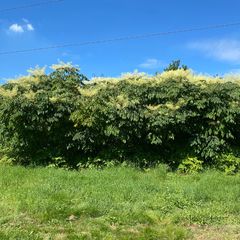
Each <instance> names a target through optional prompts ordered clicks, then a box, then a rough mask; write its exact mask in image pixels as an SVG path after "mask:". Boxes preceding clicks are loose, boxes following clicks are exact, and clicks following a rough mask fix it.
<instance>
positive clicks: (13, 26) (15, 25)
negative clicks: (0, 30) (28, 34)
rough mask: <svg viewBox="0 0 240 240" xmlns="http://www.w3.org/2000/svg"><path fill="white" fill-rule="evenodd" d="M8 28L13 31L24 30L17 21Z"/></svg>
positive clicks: (21, 31) (20, 31) (19, 31)
mask: <svg viewBox="0 0 240 240" xmlns="http://www.w3.org/2000/svg"><path fill="white" fill-rule="evenodd" d="M9 30H10V31H12V32H15V33H23V32H24V29H23V27H22V26H21V25H18V24H17V23H14V24H12V25H11V26H10V27H9Z"/></svg>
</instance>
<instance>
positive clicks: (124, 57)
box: [0, 0, 240, 82]
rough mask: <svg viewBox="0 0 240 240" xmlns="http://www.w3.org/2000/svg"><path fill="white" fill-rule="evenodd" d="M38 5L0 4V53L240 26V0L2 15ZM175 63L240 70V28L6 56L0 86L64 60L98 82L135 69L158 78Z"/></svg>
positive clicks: (139, 0)
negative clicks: (38, 68)
mask: <svg viewBox="0 0 240 240" xmlns="http://www.w3.org/2000/svg"><path fill="white" fill-rule="evenodd" d="M45 1H46V0H45ZM39 2H44V0H21V1H19V0H8V1H0V53H1V52H5V51H15V50H23V49H29V48H41V47H48V46H52V45H62V44H69V43H81V42H85V41H95V40H102V39H112V38H117V37H123V36H132V35H141V34H149V33H155V32H167V31H172V30H178V29H185V28H194V27H205V26H209V25H215V24H225V23H232V22H240V16H239V9H240V1H239V0H201V1H193V0H181V1H179V0H168V1H164V0H101V1H100V0H87V1H86V0H63V1H60V2H52V3H51V4H42V5H39V6H36V7H31V8H30V7H29V8H22V9H21V8H19V9H16V10H12V11H1V10H3V9H7V8H15V7H18V6H22V5H30V4H35V3H39ZM175 59H180V60H181V61H182V63H183V64H185V65H188V66H189V67H190V68H192V69H193V70H194V71H195V72H197V73H206V74H211V75H215V74H219V75H222V74H226V73H229V72H234V73H236V72H240V26H235V27H231V28H225V29H214V30H208V31H201V32H189V33H179V34H172V35H165V36H159V37H154V38H146V39H137V40H129V41H121V42H112V43H107V44H97V45H86V46H78V47H65V48H59V49H49V50H44V51H38V52H28V53H19V54H9V55H1V54H0V82H5V81H6V80H7V79H9V78H15V77H17V76H21V75H26V74H27V70H28V69H30V68H34V67H36V66H40V67H43V66H51V65H52V64H55V63H57V62H59V61H64V62H72V63H73V64H74V65H78V66H79V67H80V69H81V72H82V73H83V74H85V75H87V76H88V77H89V78H91V77H94V76H106V77H110V76H119V75H121V73H126V72H133V71H135V70H138V71H139V72H146V73H149V74H154V73H155V72H160V71H162V70H163V69H164V68H165V67H166V65H168V64H169V63H170V62H171V61H172V60H175Z"/></svg>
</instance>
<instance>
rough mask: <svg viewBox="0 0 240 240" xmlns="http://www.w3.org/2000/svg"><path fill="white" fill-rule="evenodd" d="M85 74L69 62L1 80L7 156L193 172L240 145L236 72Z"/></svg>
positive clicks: (1, 133)
mask: <svg viewBox="0 0 240 240" xmlns="http://www.w3.org/2000/svg"><path fill="white" fill-rule="evenodd" d="M85 80H87V79H86V77H84V76H83V75H81V74H80V73H79V71H78V69H76V68H74V67H72V66H70V65H64V66H60V67H59V66H58V67H56V68H55V69H54V71H53V72H52V73H50V74H45V73H43V72H39V71H38V72H37V73H36V72H33V73H32V74H31V75H30V76H27V77H23V78H20V79H18V80H17V81H12V82H9V83H7V84H5V85H3V86H2V87H1V88H0V98H1V100H2V101H1V104H0V140H1V145H2V147H3V149H8V151H7V152H6V154H7V156H8V157H10V158H11V159H14V160H15V162H16V163H20V164H26V165H29V164H32V165H48V164H53V165H56V166H60V167H61V166H64V167H66V166H68V167H76V166H90V165H91V166H92V164H97V165H104V166H105V165H108V164H112V162H113V161H114V162H116V163H122V162H128V163H129V164H133V165H135V166H138V167H141V168H148V167H152V166H155V165H158V164H161V163H164V164H168V165H169V166H170V167H172V168H173V169H176V168H178V166H179V164H181V165H180V169H181V170H182V171H185V172H189V171H190V172H192V171H199V170H201V169H202V167H205V166H217V165H218V164H220V163H221V161H222V160H221V156H222V155H223V154H228V153H229V152H231V151H232V149H233V148H238V146H239V143H240V138H239V136H240V121H239V120H240V84H239V81H238V79H236V78H235V79H234V80H231V79H229V78H227V79H219V78H209V77H206V76H196V75H193V74H192V73H191V71H190V70H186V69H178V70H176V71H171V70H170V71H166V72H164V73H162V74H158V75H156V76H154V77H150V76H147V75H145V74H138V73H134V74H127V75H123V76H122V77H121V78H116V79H111V78H109V79H108V78H106V79H105V78H104V79H94V80H92V81H89V82H87V83H86V82H85ZM84 83H85V84H84ZM183 152H184V153H183ZM183 155H184V156H183ZM186 156H192V157H193V158H186ZM182 158H184V159H185V158H186V160H185V161H183V162H182V163H181V162H179V159H182ZM228 161H230V160H228ZM234 161H235V160H234ZM230 162H231V161H230ZM221 164H222V166H225V165H226V164H225V163H221ZM224 164H225V165H224ZM228 165H229V164H227V165H226V166H228ZM233 165H234V166H236V167H235V169H234V170H233V171H238V167H237V165H236V164H233ZM230 166H232V165H231V164H230ZM230 166H229V168H231V169H232V167H230ZM223 168H224V167H223Z"/></svg>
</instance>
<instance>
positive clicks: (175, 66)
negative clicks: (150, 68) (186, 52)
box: [164, 60, 188, 72]
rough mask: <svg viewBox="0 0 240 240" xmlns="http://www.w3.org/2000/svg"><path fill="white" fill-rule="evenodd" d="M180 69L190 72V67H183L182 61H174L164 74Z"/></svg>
mask: <svg viewBox="0 0 240 240" xmlns="http://www.w3.org/2000/svg"><path fill="white" fill-rule="evenodd" d="M178 69H183V70H185V71H186V70H188V66H187V65H182V66H181V61H180V60H174V61H172V62H171V63H170V64H169V65H168V67H167V68H165V69H164V72H167V71H175V70H178Z"/></svg>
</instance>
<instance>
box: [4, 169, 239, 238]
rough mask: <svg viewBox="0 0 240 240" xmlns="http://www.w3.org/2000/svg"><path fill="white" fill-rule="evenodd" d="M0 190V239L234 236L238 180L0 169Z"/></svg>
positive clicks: (161, 171) (214, 174)
mask: <svg viewBox="0 0 240 240" xmlns="http://www.w3.org/2000/svg"><path fill="white" fill-rule="evenodd" d="M0 189H1V194H0V239H3V240H5V239H24V240H25V239H31V240H32V239H187V238H190V239H193V238H195V237H196V238H197V236H195V234H197V235H199V234H200V235H201V234H210V233H211V231H212V230H213V229H214V230H213V232H212V234H213V236H214V234H217V232H219V231H220V230H219V229H224V228H227V229H225V231H224V234H221V235H220V238H218V239H237V236H239V235H238V234H239V232H238V231H237V229H238V228H239V227H240V202H239V199H240V176H239V175H236V176H226V175H224V174H222V173H218V172H214V171H209V172H205V173H202V174H196V175H179V174H177V173H167V170H166V169H165V167H164V166H160V167H158V168H156V169H153V170H149V171H139V170H136V169H133V168H129V167H128V168H124V167H119V168H116V167H115V168H108V169H104V170H101V171H99V170H94V169H92V170H84V171H82V172H68V171H65V170H60V169H59V170H56V169H25V168H22V167H6V166H0ZM204 226H208V227H209V228H211V231H210V230H209V231H204ZM201 229H203V230H201ZM216 229H218V230H216ZM229 229H230V230H229ZM204 236H205V235H204ZM221 237H226V238H221ZM207 239H211V238H210V237H209V238H207Z"/></svg>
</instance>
